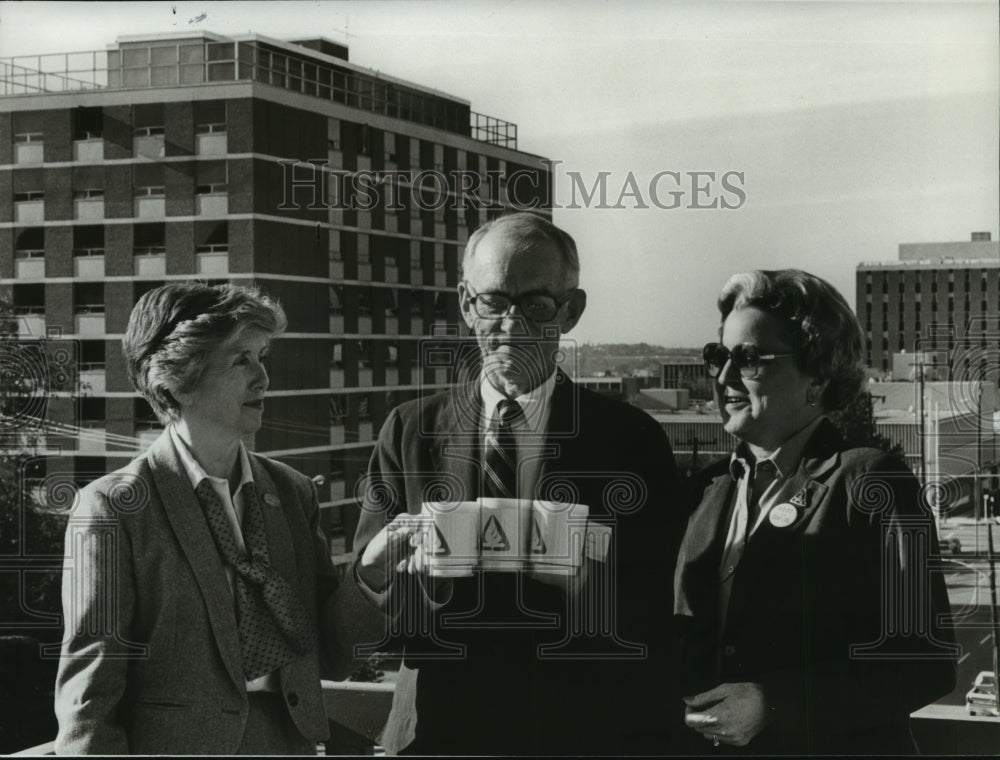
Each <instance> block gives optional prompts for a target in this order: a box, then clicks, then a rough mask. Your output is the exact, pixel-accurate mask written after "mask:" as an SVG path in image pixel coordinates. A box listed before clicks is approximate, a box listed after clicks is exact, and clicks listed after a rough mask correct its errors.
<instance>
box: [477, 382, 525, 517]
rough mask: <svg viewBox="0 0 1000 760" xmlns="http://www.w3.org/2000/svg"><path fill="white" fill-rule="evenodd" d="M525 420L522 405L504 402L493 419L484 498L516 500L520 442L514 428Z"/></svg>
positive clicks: (485, 464) (488, 433)
mask: <svg viewBox="0 0 1000 760" xmlns="http://www.w3.org/2000/svg"><path fill="white" fill-rule="evenodd" d="M523 419H524V412H523V411H522V410H521V405H520V404H519V403H517V402H516V401H513V400H511V399H506V398H505V399H502V400H501V401H500V403H498V404H497V408H496V410H495V411H494V413H493V416H492V418H491V419H490V425H489V428H488V429H487V431H486V448H485V451H484V452H483V496H487V497H495V498H506V499H512V498H516V497H517V442H516V440H515V438H514V429H513V428H514V426H515V425H517V424H519V422H520V421H522V420H523Z"/></svg>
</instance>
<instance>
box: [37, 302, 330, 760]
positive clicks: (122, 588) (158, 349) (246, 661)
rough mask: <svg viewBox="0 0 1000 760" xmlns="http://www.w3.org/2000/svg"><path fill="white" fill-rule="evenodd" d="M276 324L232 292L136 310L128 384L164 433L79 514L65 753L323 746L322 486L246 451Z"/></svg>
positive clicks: (294, 750) (265, 307) (258, 415)
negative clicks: (319, 495) (320, 743)
mask: <svg viewBox="0 0 1000 760" xmlns="http://www.w3.org/2000/svg"><path fill="white" fill-rule="evenodd" d="M284 328H285V315H284V312H283V311H282V309H281V306H280V305H279V304H278V303H277V302H276V301H274V300H273V299H271V298H270V297H268V296H266V295H264V294H263V293H262V292H260V291H259V290H257V289H256V288H248V287H243V286H238V285H221V286H217V287H211V286H208V285H203V284H199V283H171V284H168V285H164V286H162V287H160V288H157V289H155V290H152V291H150V292H149V293H146V294H145V295H144V296H143V297H142V298H140V299H139V302H138V303H137V304H136V306H135V309H134V310H133V312H132V316H131V318H130V320H129V325H128V329H127V331H126V334H125V339H124V340H123V349H124V354H125V362H126V366H127V372H128V376H129V378H130V379H131V381H132V383H133V385H134V386H135V388H136V390H137V391H139V393H141V394H142V395H143V397H144V398H145V399H146V400H147V401H149V403H150V404H151V405H152V407H153V409H154V410H155V411H156V414H157V416H158V417H159V418H160V420H161V421H162V422H163V423H164V424H166V425H167V429H166V430H165V431H164V433H163V434H162V435H161V436H160V437H159V438H158V439H157V440H156V441H155V442H154V443H153V444H152V445H151V446H150V448H149V450H148V451H146V452H145V453H144V454H142V455H141V456H139V457H138V458H136V459H135V460H134V461H132V462H131V463H130V464H128V465H127V466H125V467H123V468H122V469H120V470H118V471H116V472H113V473H111V474H110V475H107V476H105V477H103V478H101V479H100V480H97V481H95V482H94V483H91V484H90V485H88V486H87V487H86V488H84V489H83V490H82V491H81V492H80V494H79V495H78V497H77V500H76V503H75V505H74V509H73V513H72V516H71V519H70V522H69V526H68V528H67V534H66V559H65V564H64V572H63V612H64V615H65V623H66V636H65V638H64V641H63V649H62V658H61V660H60V663H59V674H58V677H57V682H56V698H55V706H56V715H57V717H58V719H59V734H58V736H57V738H56V750H57V751H58V752H59V753H60V754H104V755H120V754H129V753H131V754H204V755H210V754H225V755H231V754H315V751H316V742H317V741H319V740H322V739H324V738H326V736H327V731H328V722H327V718H326V714H325V711H324V708H323V700H322V694H321V692H320V672H321V671H320V669H321V662H322V664H323V670H324V671H326V672H328V673H331V674H334V673H335V674H336V675H337V676H339V677H343V675H344V672H343V670H341V668H342V667H343V666H344V665H345V664H348V663H349V656H346V655H345V650H344V649H342V648H341V647H343V646H344V645H345V642H344V641H343V637H340V636H338V635H337V630H338V629H339V628H338V626H337V625H336V622H335V621H336V620H337V617H338V614H339V613H338V612H337V604H339V602H338V598H339V597H340V592H339V591H338V582H337V577H336V575H335V574H334V569H333V565H332V563H331V558H330V555H329V551H328V549H327V542H326V539H325V537H324V536H323V533H322V530H321V529H320V524H319V504H318V500H317V494H316V489H315V487H314V485H313V483H312V482H311V481H310V480H309V478H307V477H306V476H304V475H302V474H301V473H299V472H297V471H295V470H293V469H292V468H290V467H288V466H286V465H284V464H281V463H280V462H276V461H274V460H272V459H268V458H267V457H263V456H260V455H258V454H254V453H251V452H249V451H247V448H246V446H245V445H244V443H243V440H242V439H244V438H246V437H248V436H250V435H252V434H253V433H255V432H256V431H257V430H258V429H259V428H260V427H261V423H262V419H263V414H264V398H265V392H266V391H267V387H268V382H269V378H268V374H267V370H266V368H265V363H266V360H267V354H268V350H269V347H270V344H271V341H272V339H273V338H275V337H276V336H277V335H279V334H280V333H281V332H282V330H284ZM339 630H342V629H339ZM319 631H322V636H320V635H319ZM321 641H322V644H323V646H322V649H321V647H320V642H321Z"/></svg>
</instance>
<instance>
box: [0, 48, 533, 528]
mask: <svg viewBox="0 0 1000 760" xmlns="http://www.w3.org/2000/svg"><path fill="white" fill-rule="evenodd" d="M376 173H382V174H381V175H377V174H376ZM386 173H394V174H386ZM514 175H517V176H518V177H519V178H520V179H521V180H526V181H521V182H519V184H518V189H517V196H516V198H514V197H513V196H512V194H511V192H510V188H509V186H508V184H507V180H508V178H510V177H512V176H514ZM378 176H383V177H385V176H388V177H389V179H387V180H384V181H382V182H380V181H379V179H378ZM470 178H471V179H472V180H477V179H478V180H481V182H476V181H473V182H468V181H467V180H469V179H470ZM551 181H552V175H551V171H550V168H549V167H548V166H546V165H545V164H544V163H543V162H542V160H541V159H540V157H538V156H535V155H531V154H528V153H524V152H522V151H519V150H517V127H516V125H515V124H512V123H509V122H505V121H502V120H499V119H495V118H492V117H487V116H484V115H482V114H478V113H476V112H474V111H472V110H471V108H470V104H469V103H468V102H467V101H464V100H462V99H460V98H457V97H453V96H450V95H446V94H444V93H441V92H438V91H436V90H433V89H430V88H428V87H425V86H422V85H418V84H413V83H409V82H405V81H403V80H399V79H396V78H393V77H390V76H386V75H384V74H382V73H381V72H377V71H373V70H370V69H367V68H364V67H361V66H358V65H355V64H353V63H351V62H350V61H349V60H348V50H347V48H346V47H345V46H343V45H339V44H336V43H333V42H330V41H329V40H321V39H316V40H299V41H295V42H284V41H279V40H274V39H269V38H267V37H264V36H260V35H241V36H236V37H223V36H220V35H216V34H211V33H197V34H195V33H179V34H176V35H165V36H153V37H141V38H140V37H131V38H121V39H119V40H118V42H117V44H116V45H114V46H109V48H108V49H107V50H105V51H94V52H88V53H65V54H54V55H40V56H23V57H18V58H13V59H12V58H8V59H0V297H3V298H5V299H8V300H9V301H11V302H12V303H13V306H14V309H15V312H16V315H17V323H18V330H19V332H20V334H21V336H22V338H24V339H25V340H26V341H30V340H32V339H36V338H41V337H46V336H47V338H48V345H49V348H48V349H47V350H48V352H49V359H50V362H54V364H52V368H53V369H54V371H53V374H52V376H53V377H57V376H58V377H61V378H62V384H61V385H59V386H57V387H56V386H53V387H55V390H56V397H55V398H53V399H51V400H50V402H49V404H48V408H47V410H46V416H47V418H48V424H47V426H46V434H45V436H44V439H43V441H42V445H41V449H40V450H41V452H42V454H43V456H40V457H39V459H38V461H37V463H36V465H35V469H34V470H33V471H32V477H33V478H35V479H37V480H38V481H39V482H42V481H44V480H45V479H46V478H51V476H53V475H54V474H59V475H60V476H62V477H64V478H67V479H70V480H73V481H75V482H76V483H82V482H85V481H88V480H90V479H92V478H93V477H96V476H97V475H98V474H101V473H104V472H107V471H109V470H111V469H115V468H117V467H120V466H121V465H122V464H124V463H125V461H127V459H128V458H130V457H132V456H134V455H135V454H136V452H137V451H139V450H141V449H142V447H144V446H146V445H148V443H149V442H150V441H151V440H152V439H153V438H155V436H156V435H158V433H159V429H160V428H159V424H158V423H157V421H156V419H155V417H154V415H153V413H152V410H151V409H150V408H149V406H148V405H147V404H146V403H145V402H144V401H143V400H141V399H140V398H138V397H137V396H136V395H135V394H134V393H133V392H132V391H131V388H130V386H129V384H128V381H127V379H126V377H125V372H124V367H123V363H122V355H121V344H120V341H121V338H122V335H123V333H124V331H125V327H126V324H127V321H128V317H129V314H130V312H131V309H132V307H133V305H134V304H135V302H136V300H137V299H138V298H139V297H140V296H141V295H142V294H143V293H145V292H147V291H148V290H150V289H153V288H155V287H157V286H159V285H161V284H163V283H165V282H183V281H188V280H193V279H198V280H205V281H208V282H222V281H232V282H236V283H245V284H246V283H256V284H258V285H259V286H260V287H261V288H263V289H264V290H265V291H266V292H268V293H270V294H271V295H273V296H276V297H277V298H278V299H280V301H281V302H282V304H283V305H284V308H285V310H286V312H287V314H288V319H289V325H288V331H287V333H286V335H285V337H284V338H283V339H281V340H280V341H277V342H276V343H275V345H274V346H273V351H272V354H271V361H270V374H271V388H270V391H269V393H268V401H267V407H266V410H265V416H264V426H263V428H262V429H261V430H260V431H259V432H258V433H257V435H256V436H255V438H254V440H252V441H250V442H249V443H250V444H251V445H252V447H253V448H254V449H255V450H256V451H259V452H261V453H264V454H268V455H270V456H273V457H276V458H278V459H280V460H283V461H285V462H287V463H288V464H290V465H292V466H294V467H296V468H298V469H299V470H301V471H303V472H305V473H307V474H308V475H310V476H322V477H323V479H324V485H323V486H322V488H321V503H322V506H323V507H324V519H325V523H326V527H327V528H328V529H329V530H330V531H331V532H333V533H338V532H339V533H342V534H343V535H345V537H346V539H347V541H348V548H349V546H350V538H351V536H352V534H353V527H354V525H355V523H356V519H357V501H356V498H355V487H356V484H357V483H358V480H359V478H360V477H361V475H362V473H363V472H364V470H365V468H366V466H367V462H368V459H369V456H370V454H371V451H372V446H373V438H374V436H375V435H376V434H377V432H378V429H379V427H380V426H381V424H382V422H383V421H384V419H385V418H386V415H387V414H388V412H389V411H390V410H391V409H392V407H394V406H395V405H396V404H399V403H400V402H402V401H405V400H407V399H412V398H415V397H417V396H420V395H422V394H425V393H429V392H433V391H436V390H438V389H440V388H442V387H445V386H446V384H447V383H448V382H449V380H450V371H449V368H448V367H447V366H431V364H430V363H426V362H423V361H422V357H421V347H422V345H423V344H422V339H423V338H425V337H426V336H429V335H432V334H434V333H435V332H436V331H441V332H443V333H446V332H448V331H449V330H452V331H453V328H452V327H451V326H454V325H457V324H458V323H459V322H460V319H459V312H458V302H457V296H456V295H455V286H456V284H457V282H458V278H459V264H460V260H461V253H462V249H463V246H464V243H465V242H466V241H467V240H468V237H469V235H470V233H471V232H472V231H473V230H475V229H476V227H478V226H479V225H480V224H482V223H483V222H484V221H486V220H487V219H488V218H492V217H493V216H497V215H499V214H502V213H504V212H505V211H506V210H508V209H510V208H511V207H512V205H515V204H516V205H518V207H523V206H529V205H536V206H538V208H539V210H540V211H541V212H542V213H549V214H550V213H551V212H550V210H549V209H550V208H551V193H550V188H551ZM470 185H476V186H477V187H476V188H475V189H474V193H475V196H476V197H475V198H474V199H473V198H471V197H470V196H469V194H468V189H469V186H470ZM463 199H464V200H465V201H468V202H464V201H463ZM474 201H478V202H474ZM60 347H62V349H64V350H62V349H60ZM60 362H61V363H62V365H65V367H66V369H67V371H68V372H69V373H70V374H67V372H63V371H59V369H58V366H56V365H58V364H59V363H60Z"/></svg>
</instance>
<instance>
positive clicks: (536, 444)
mask: <svg viewBox="0 0 1000 760" xmlns="http://www.w3.org/2000/svg"><path fill="white" fill-rule="evenodd" d="M555 387H556V373H555V372H553V373H552V374H551V375H550V376H549V379H548V380H546V381H545V382H544V383H542V384H541V385H539V386H537V387H536V388H534V389H532V390H531V391H529V392H528V393H525V394H523V395H521V396H518V397H517V398H514V399H511V400H512V401H516V402H517V403H518V405H519V406H520V407H521V411H522V412H524V416H523V417H522V418H521V420H520V421H519V422H518V423H517V424H515V425H514V428H513V433H514V441H515V443H516V444H517V462H518V468H517V472H518V479H517V496H518V498H521V499H534V498H535V488H536V487H537V485H538V476H539V474H540V473H541V469H542V462H543V461H544V457H543V456H542V451H541V449H542V448H543V447H544V446H545V440H546V435H547V433H548V428H549V417H550V415H551V412H552V409H551V407H552V392H553V391H554V390H555ZM479 389H480V393H481V395H482V399H483V408H482V412H481V417H480V421H479V436H480V440H481V441H482V442H483V446H484V447H485V446H486V434H487V433H488V432H489V428H490V422H491V420H492V419H493V417H494V415H496V413H497V405H498V404H499V403H500V402H501V401H502V400H504V399H508V398H509V397H508V396H505V395H504V394H503V393H501V392H500V391H498V390H497V389H496V388H494V387H493V385H492V384H491V383H490V381H489V380H488V379H487V378H486V376H485V375H483V377H482V378H481V379H480V382H479Z"/></svg>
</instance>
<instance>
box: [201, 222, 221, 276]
mask: <svg viewBox="0 0 1000 760" xmlns="http://www.w3.org/2000/svg"><path fill="white" fill-rule="evenodd" d="M194 250H195V268H196V271H197V273H198V274H205V275H211V274H216V275H218V274H228V273H229V225H228V224H227V223H226V222H198V223H197V224H196V226H195V249H194Z"/></svg>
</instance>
